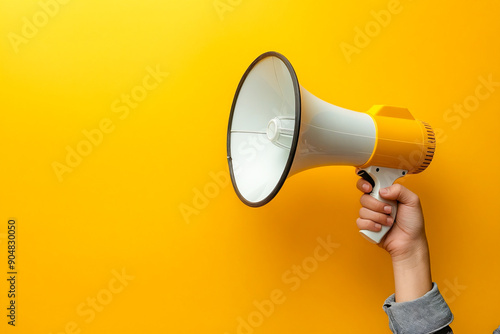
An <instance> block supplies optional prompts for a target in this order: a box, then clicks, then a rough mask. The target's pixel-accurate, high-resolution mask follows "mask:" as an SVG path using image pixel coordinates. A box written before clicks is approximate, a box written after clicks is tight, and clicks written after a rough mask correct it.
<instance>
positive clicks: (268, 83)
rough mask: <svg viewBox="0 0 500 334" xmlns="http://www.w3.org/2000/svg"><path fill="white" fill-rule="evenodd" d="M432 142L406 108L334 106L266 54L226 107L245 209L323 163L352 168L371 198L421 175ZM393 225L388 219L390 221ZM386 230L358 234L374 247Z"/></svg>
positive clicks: (232, 164) (235, 177) (230, 154)
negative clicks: (364, 109) (365, 109)
mask: <svg viewBox="0 0 500 334" xmlns="http://www.w3.org/2000/svg"><path fill="white" fill-rule="evenodd" d="M435 146H436V140H435V136H434V132H433V130H432V128H431V127H430V126H429V125H428V124H427V123H425V122H422V121H419V120H415V118H413V116H412V115H411V114H410V112H409V111H408V110H407V109H404V108H397V107H389V106H381V105H377V106H374V107H372V108H371V109H370V110H369V111H368V112H366V113H363V112H356V111H352V110H348V109H344V108H340V107H337V106H335V105H333V104H330V103H327V102H324V101H322V100H320V99H319V98H317V97H315V96H314V95H312V94H311V93H309V92H308V91H306V90H305V89H304V88H303V87H301V86H300V85H299V82H298V80H297V75H296V74H295V71H294V69H293V67H292V65H291V64H290V62H289V61H288V60H287V59H286V58H285V57H284V56H283V55H281V54H279V53H276V52H267V53H264V54H262V55H261V56H259V57H258V58H257V59H255V60H254V61H253V63H252V64H251V65H250V66H249V67H248V69H247V70H246V72H245V74H244V75H243V78H242V79H241V81H240V83H239V85H238V88H237V90H236V94H235V97H234V100H233V104H232V107H231V115H230V117H229V125H228V132H227V159H228V163H229V170H230V175H231V180H232V183H233V186H234V190H235V191H236V194H237V195H238V197H239V198H240V199H241V200H242V201H243V202H244V203H245V204H247V205H249V206H252V207H258V206H262V205H264V204H266V203H268V202H269V201H270V200H271V199H273V198H274V196H276V194H277V193H278V191H279V190H280V189H281V187H282V185H283V183H284V182H285V180H286V179H287V177H290V176H292V175H294V174H296V173H298V172H301V171H303V170H306V169H309V168H314V167H320V166H329V165H347V166H355V167H359V168H360V172H359V175H361V176H362V177H363V178H365V179H367V180H368V181H370V183H372V185H373V191H372V192H371V194H370V195H371V196H373V197H375V198H376V199H378V200H380V201H383V202H385V203H388V204H390V205H391V206H392V212H391V216H392V217H393V218H396V211H397V202H395V201H387V200H384V199H382V198H380V196H379V189H381V188H384V187H388V186H390V185H392V184H393V183H394V181H395V180H396V179H398V178H400V177H402V176H404V175H406V174H416V173H420V172H421V171H423V170H424V169H425V168H426V167H427V166H428V165H429V164H430V163H431V161H432V158H433V156H434V151H435ZM395 221H396V220H395ZM388 230H389V227H387V226H382V230H381V231H379V232H373V231H368V230H362V231H360V232H361V233H362V234H363V236H365V237H366V238H367V239H368V240H370V241H372V242H375V243H379V242H380V240H381V239H382V237H383V236H384V235H385V234H386V233H387V231H388Z"/></svg>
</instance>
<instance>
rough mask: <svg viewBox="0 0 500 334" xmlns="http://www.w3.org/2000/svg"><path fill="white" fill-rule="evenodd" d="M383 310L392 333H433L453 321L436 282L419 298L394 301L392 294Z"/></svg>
mask: <svg viewBox="0 0 500 334" xmlns="http://www.w3.org/2000/svg"><path fill="white" fill-rule="evenodd" d="M384 311H385V313H387V315H388V316H389V327H390V328H391V330H392V332H393V333H401V334H402V333H414V334H426V333H434V332H436V331H438V330H440V329H442V328H444V327H446V326H448V325H449V324H450V323H451V322H452V321H453V314H452V313H451V311H450V308H449V307H448V304H446V302H445V301H444V299H443V296H442V295H441V293H440V292H439V290H438V287H437V284H436V283H432V289H431V290H430V291H429V292H427V293H426V294H425V295H423V296H422V297H420V298H417V299H415V300H411V301H409V302H403V303H396V302H395V299H394V294H393V295H391V296H390V297H389V298H387V299H386V301H385V303H384Z"/></svg>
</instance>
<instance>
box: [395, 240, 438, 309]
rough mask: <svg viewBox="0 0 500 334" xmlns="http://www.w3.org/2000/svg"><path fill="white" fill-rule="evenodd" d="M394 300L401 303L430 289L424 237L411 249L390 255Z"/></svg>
mask: <svg viewBox="0 0 500 334" xmlns="http://www.w3.org/2000/svg"><path fill="white" fill-rule="evenodd" d="M392 265H393V271H394V286H395V301H396V302H397V303H402V302H406V301H411V300H415V299H417V298H420V297H422V296H423V295H425V294H426V293H427V292H429V291H430V290H431V289H432V277H431V268H430V258H429V247H428V245H427V240H426V239H425V237H424V238H423V239H422V240H421V241H419V242H417V243H415V247H414V249H413V250H412V251H410V252H408V253H406V254H400V255H397V256H393V257H392Z"/></svg>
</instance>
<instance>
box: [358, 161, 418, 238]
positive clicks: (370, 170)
mask: <svg viewBox="0 0 500 334" xmlns="http://www.w3.org/2000/svg"><path fill="white" fill-rule="evenodd" d="M406 173H408V171H407V170H404V169H396V168H388V167H377V166H370V167H367V168H363V169H360V170H359V172H358V175H359V176H361V177H362V178H363V179H365V180H367V181H368V182H370V183H371V185H372V187H373V189H372V192H371V193H370V196H372V197H373V198H375V199H377V200H379V201H381V202H384V203H387V204H389V205H390V206H391V207H392V210H391V217H392V218H393V219H394V221H396V213H397V211H398V202H397V201H390V200H386V199H383V198H382V197H380V195H379V190H380V189H382V188H386V187H389V186H391V185H392V184H393V183H394V181H396V180H397V179H399V178H400V177H403V176H405V175H406ZM389 230H390V226H385V225H382V229H381V230H380V231H378V232H373V231H369V230H360V231H359V232H360V233H361V235H362V236H363V237H365V238H366V239H367V240H368V241H370V242H372V243H375V244H378V243H379V242H380V240H382V238H383V237H384V235H386V233H387V232H389Z"/></svg>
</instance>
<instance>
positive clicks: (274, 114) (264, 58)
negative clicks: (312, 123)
mask: <svg viewBox="0 0 500 334" xmlns="http://www.w3.org/2000/svg"><path fill="white" fill-rule="evenodd" d="M300 108H301V101H300V86H299V83H298V80H297V76H296V74H295V71H294V69H293V67H292V65H291V64H290V62H289V61H288V60H287V59H286V58H285V57H284V56H283V55H281V54H279V53H276V52H267V53H264V54H262V55H261V56H259V57H258V58H257V59H255V60H254V61H253V63H252V64H251V65H250V66H249V67H248V69H247V70H246V72H245V74H244V75H243V77H242V79H241V81H240V83H239V85H238V88H237V90H236V94H235V97H234V100H233V104H232V107H231V114H230V118H229V125H228V131H227V159H228V163H229V170H230V174H231V180H232V182H233V186H234V189H235V191H236V193H237V195H238V197H239V198H240V199H241V200H242V201H243V202H244V203H245V204H247V205H249V206H261V205H264V204H266V203H267V202H269V201H270V200H271V199H272V198H273V197H274V196H276V194H277V193H278V191H279V190H280V188H281V186H282V185H283V183H284V182H285V180H286V178H287V176H288V173H289V172H290V169H291V167H292V162H293V159H294V155H295V151H296V148H297V142H298V137H299V131H300V117H301V111H300Z"/></svg>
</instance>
